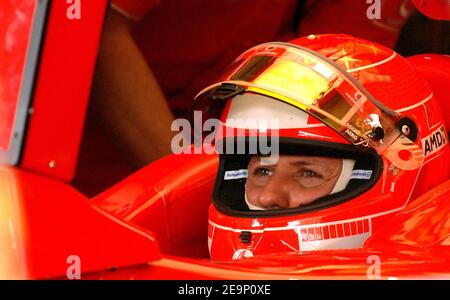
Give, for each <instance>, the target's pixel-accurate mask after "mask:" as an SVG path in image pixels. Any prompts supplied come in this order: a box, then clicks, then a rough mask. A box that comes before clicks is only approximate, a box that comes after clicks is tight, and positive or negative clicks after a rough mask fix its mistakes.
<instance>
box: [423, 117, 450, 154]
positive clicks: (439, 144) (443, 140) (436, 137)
mask: <svg viewBox="0 0 450 300" xmlns="http://www.w3.org/2000/svg"><path fill="white" fill-rule="evenodd" d="M445 145H447V133H446V132H445V128H444V125H442V126H441V127H439V128H438V129H436V130H435V131H433V132H432V133H431V134H430V135H428V136H426V137H425V138H423V139H422V149H423V153H424V155H425V157H427V156H429V155H432V154H433V153H435V152H437V151H439V150H440V149H442V148H443V147H444V146H445Z"/></svg>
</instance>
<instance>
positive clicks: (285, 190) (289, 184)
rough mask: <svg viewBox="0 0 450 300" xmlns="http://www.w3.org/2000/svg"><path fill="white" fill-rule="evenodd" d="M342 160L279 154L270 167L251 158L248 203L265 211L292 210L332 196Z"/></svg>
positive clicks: (247, 188) (255, 158)
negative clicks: (275, 161)
mask: <svg viewBox="0 0 450 300" xmlns="http://www.w3.org/2000/svg"><path fill="white" fill-rule="evenodd" d="M341 170H342V159H339V158H329V157H317V156H299V155H280V157H279V159H278V161H277V163H275V164H273V165H266V164H261V160H260V157H259V156H253V157H252V158H251V159H250V162H249V164H248V178H247V187H246V194H247V201H248V202H249V203H250V204H252V205H254V206H257V207H260V208H264V209H282V208H294V207H298V206H300V205H305V204H309V203H311V202H313V201H315V200H316V199H319V198H321V197H323V196H326V195H328V194H330V193H331V191H332V190H333V188H334V186H335V185H336V182H337V180H338V178H339V175H340V174H341Z"/></svg>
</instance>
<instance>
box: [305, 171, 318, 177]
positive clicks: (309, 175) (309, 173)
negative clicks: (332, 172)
mask: <svg viewBox="0 0 450 300" xmlns="http://www.w3.org/2000/svg"><path fill="white" fill-rule="evenodd" d="M303 176H305V177H319V174H317V173H316V172H314V171H311V170H305V171H304V172H303Z"/></svg>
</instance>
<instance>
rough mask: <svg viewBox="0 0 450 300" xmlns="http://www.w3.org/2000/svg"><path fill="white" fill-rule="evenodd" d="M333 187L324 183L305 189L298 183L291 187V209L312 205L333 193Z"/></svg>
mask: <svg viewBox="0 0 450 300" xmlns="http://www.w3.org/2000/svg"><path fill="white" fill-rule="evenodd" d="M332 189H333V187H332V186H331V187H330V184H328V183H326V182H324V183H322V184H319V185H317V186H314V187H304V186H302V185H300V184H298V183H295V184H292V185H290V189H289V190H290V192H289V208H294V207H299V206H302V205H306V204H310V203H312V202H314V201H315V200H317V199H319V198H321V197H324V196H326V195H328V194H330V192H331V191H332Z"/></svg>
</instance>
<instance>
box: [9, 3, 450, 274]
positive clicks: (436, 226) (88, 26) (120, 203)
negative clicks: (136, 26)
mask: <svg viewBox="0 0 450 300" xmlns="http://www.w3.org/2000/svg"><path fill="white" fill-rule="evenodd" d="M25 2H27V1H19V0H9V1H4V2H2V3H1V4H0V12H1V13H4V12H7V13H8V14H11V15H14V14H15V13H20V12H23V11H24V10H23V9H22V6H23V3H25ZM28 2H29V1H28ZM84 3H86V2H84ZM21 5H22V6H21ZM68 6H69V4H66V3H65V1H52V2H51V4H49V7H48V11H47V20H46V29H45V35H44V36H43V38H42V42H41V47H40V59H39V64H38V68H37V72H36V76H35V79H34V82H33V86H34V93H33V94H32V99H31V101H32V105H31V107H32V113H30V114H28V121H27V131H26V134H24V137H23V141H22V147H21V148H22V152H21V159H20V162H19V163H18V164H17V165H13V166H11V165H8V164H4V165H0V253H1V255H0V266H2V267H1V269H0V278H2V279H37V278H65V276H66V272H67V270H68V269H69V267H70V266H71V260H70V259H69V258H70V257H71V256H72V255H76V256H78V257H79V258H80V262H81V265H80V268H81V273H82V274H81V278H83V279H290V278H298V279H330V278H331V279H347V278H361V279H365V278H368V274H369V275H370V270H371V269H370V267H371V266H372V262H373V261H372V260H371V258H373V257H378V258H379V260H380V263H381V266H380V271H381V273H380V276H381V278H384V279H387V278H449V277H450V254H449V253H450V251H448V250H449V247H450V234H449V233H450V221H449V220H450V205H449V204H448V203H447V201H448V199H450V180H447V181H445V182H443V183H441V184H440V185H439V186H437V187H435V188H434V189H432V190H430V191H428V192H427V193H425V194H424V195H422V196H420V197H419V198H418V199H416V200H415V201H413V202H411V203H410V204H408V206H407V207H405V209H404V210H403V211H402V212H400V213H399V215H398V216H396V217H395V218H394V219H393V220H392V221H391V222H389V223H388V224H386V225H385V228H384V230H379V231H377V232H376V233H374V235H373V236H372V237H371V238H370V239H369V240H368V241H367V242H366V243H365V245H364V247H363V248H361V249H355V250H327V251H314V252H307V253H288V254H283V255H267V256H258V257H253V258H247V259H242V260H239V261H232V260H230V261H214V262H213V261H210V260H209V257H208V245H207V227H208V226H207V223H208V208H209V205H210V202H211V199H210V195H211V192H212V188H213V183H214V176H215V173H216V167H217V162H218V158H217V157H216V156H207V155H171V156H168V157H165V158H163V159H161V160H159V161H157V162H154V163H152V164H150V165H149V166H147V167H145V168H143V169H142V170H140V171H138V172H137V173H135V174H133V175H132V176H130V177H129V178H126V179H125V180H123V181H122V182H120V183H119V184H117V185H115V186H114V187H112V188H110V189H108V190H107V191H105V192H103V193H101V194H100V195H98V196H96V197H95V198H94V199H88V198H87V197H85V196H84V195H82V194H81V193H79V192H78V191H77V190H75V189H74V188H73V187H72V186H71V185H70V181H71V180H72V178H73V174H74V170H75V166H76V162H77V153H78V149H79V145H80V140H81V134H82V129H83V123H84V117H85V113H86V108H87V104H88V99H89V92H90V87H91V82H92V75H93V71H94V67H95V61H96V54H97V51H98V47H99V41H100V33H101V29H102V25H103V17H104V13H105V11H106V6H107V1H104V0H98V1H89V5H84V6H83V10H82V14H83V15H82V18H81V19H70V18H68V17H67V10H68ZM26 9H28V12H29V13H31V15H32V12H33V9H35V8H34V7H31V6H28V7H27V8H26ZM9 22H10V20H8V18H0V28H8V26H9V24H10V23H9ZM30 24H31V23H30ZM30 24H28V25H27V24H25V25H24V26H23V30H24V31H23V32H22V33H16V34H18V35H19V36H20V34H25V35H28V36H29V32H30V31H29V26H31V25H30ZM5 32H6V33H5V34H8V31H5ZM2 38H3V37H2ZM2 47H3V46H2ZM2 47H0V49H2ZM22 47H23V48H24V51H25V52H26V49H25V48H26V45H25V44H24V45H22ZM0 51H1V50H0ZM0 55H1V56H0V58H1V59H3V57H6V54H5V53H3V52H0ZM18 55H19V54H18ZM22 55H23V53H22ZM408 60H409V61H410V63H411V64H412V65H413V66H414V67H415V68H416V69H417V70H418V71H419V72H420V73H421V74H422V76H423V77H424V78H425V79H426V80H427V81H428V82H429V83H430V85H431V87H432V89H433V92H434V93H435V95H436V96H437V97H438V98H440V99H441V105H442V107H443V109H444V111H448V109H450V107H449V105H450V95H449V94H448V84H449V83H450V74H449V71H448V70H450V58H449V57H444V56H439V55H419V56H415V57H411V58H409V59H408ZM0 66H1V65H0ZM0 71H1V70H0ZM16 72H19V73H20V74H22V72H23V68H18V69H17V70H16ZM5 83H7V81H6V80H5V79H4V78H2V77H1V73H0V84H1V85H5ZM22 85H23V83H22ZM13 88H14V87H13ZM13 88H11V90H13ZM15 88H16V89H18V88H19V87H17V86H16V87H15ZM0 91H1V90H0ZM17 93H18V92H17ZM16 97H18V95H16ZM10 118H11V117H10ZM447 126H450V119H449V120H447ZM2 130H3V128H2ZM5 131H6V130H5ZM10 131H11V130H10ZM11 134H12V133H11V132H9V133H4V136H6V138H4V137H3V136H1V135H0V136H1V137H2V138H4V140H7V139H8V138H9V137H10V136H11ZM4 144H5V145H6V143H4ZM6 148H7V147H6ZM369 278H370V276H369Z"/></svg>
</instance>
